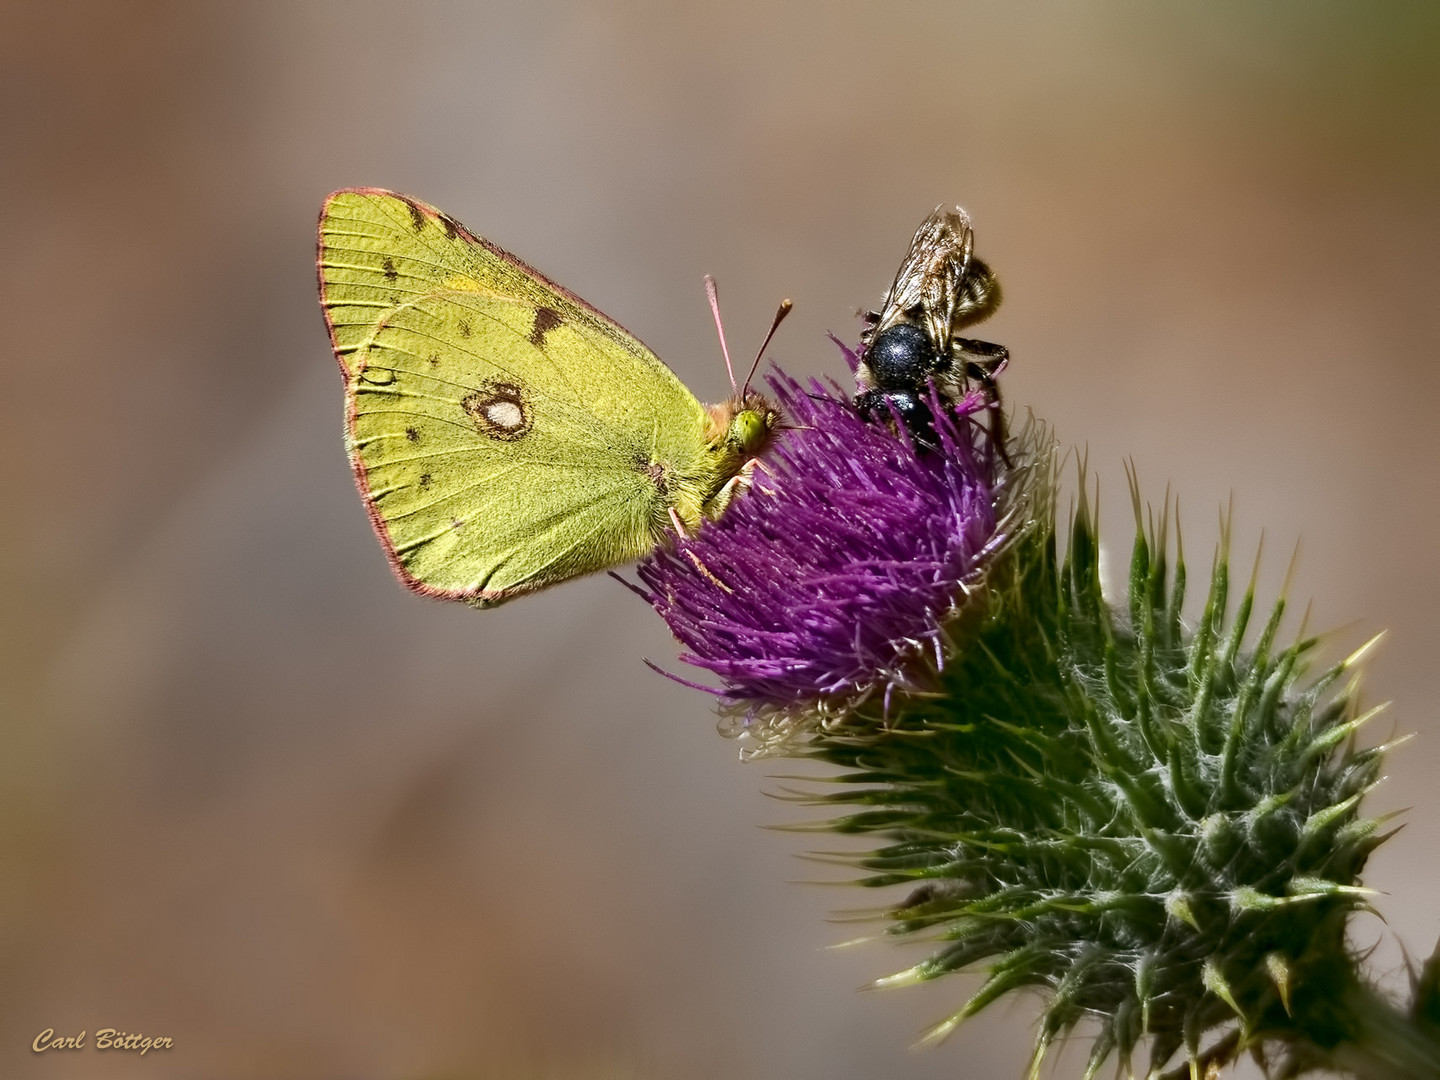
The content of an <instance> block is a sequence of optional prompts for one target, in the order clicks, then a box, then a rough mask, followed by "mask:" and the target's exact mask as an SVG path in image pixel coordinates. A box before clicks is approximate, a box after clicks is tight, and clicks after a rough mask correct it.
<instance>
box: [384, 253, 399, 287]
mask: <svg viewBox="0 0 1440 1080" xmlns="http://www.w3.org/2000/svg"><path fill="white" fill-rule="evenodd" d="M382 269H383V270H384V271H385V280H386V281H394V280H395V279H396V278H398V277H399V276H400V275H399V274H398V273H397V272H396V270H395V260H394V259H392V258H390V256H388V255H387V256H385V262H384V264H383V266H382Z"/></svg>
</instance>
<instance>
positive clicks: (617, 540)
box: [318, 188, 780, 607]
mask: <svg viewBox="0 0 1440 1080" xmlns="http://www.w3.org/2000/svg"><path fill="white" fill-rule="evenodd" d="M318 263H319V276H320V303H321V306H322V307H323V308H324V310H325V320H326V323H327V324H328V326H329V328H330V339H331V343H332V344H333V346H334V349H335V358H336V359H337V360H338V361H339V362H340V369H341V372H342V374H343V375H344V377H345V442H346V447H347V449H348V451H349V456H350V462H351V465H352V466H353V467H354V469H355V478H356V481H357V483H358V485H359V488H360V494H361V497H362V498H363V499H364V500H365V506H366V509H367V510H368V511H369V513H370V520H371V522H372V524H373V525H374V526H375V532H376V534H377V535H378V536H379V537H380V542H381V543H382V544H383V545H384V548H385V552H386V554H387V556H388V557H389V559H390V563H391V565H392V566H393V567H394V569H395V572H396V574H397V575H399V577H400V579H401V581H403V582H404V583H405V584H406V585H407V586H409V587H410V588H411V589H414V590H415V591H416V592H419V593H423V594H425V595H427V596H436V597H443V598H446V599H453V600H462V601H465V602H467V603H470V604H473V605H475V606H477V607H492V606H494V605H496V604H500V603H503V602H504V601H506V600H509V599H511V598H512V597H515V596H519V595H521V594H523V593H527V592H533V591H534V590H536V589H543V588H546V587H547V586H550V585H555V584H558V583H559V582H561V581H565V580H567V579H568V578H572V577H576V576H578V575H580V574H588V573H591V572H592V571H596V570H603V569H605V568H606V567H610V566H615V565H617V564H619V563H623V562H626V561H628V560H631V559H636V558H639V557H641V556H643V555H645V554H646V553H648V552H649V551H651V550H653V549H654V548H655V547H656V546H657V545H659V544H662V543H666V542H668V540H669V538H672V537H673V536H675V535H676V534H677V533H679V534H681V535H689V534H691V533H693V532H695V531H696V530H697V529H699V528H700V526H701V524H702V522H704V521H705V520H706V519H713V518H715V517H717V516H718V515H719V514H720V513H721V512H722V511H723V510H724V509H725V507H726V505H727V504H728V503H729V502H730V500H731V499H732V498H733V497H734V495H735V494H736V493H737V492H738V491H740V490H742V489H743V488H744V487H745V486H746V485H747V483H748V480H749V476H750V471H751V470H752V469H753V468H754V465H755V460H756V456H757V455H758V454H760V453H762V452H763V451H764V450H765V448H766V447H767V446H768V445H769V444H770V442H771V440H772V438H773V436H774V434H775V432H776V430H777V427H778V425H779V423H780V414H779V411H778V410H777V409H776V408H775V407H774V406H773V405H772V404H770V403H769V402H768V401H766V400H765V399H764V398H763V397H761V396H760V395H759V394H756V393H752V392H750V391H749V390H748V389H737V391H736V393H735V396H734V397H733V398H731V399H730V400H729V401H726V402H724V403H723V404H720V405H711V406H705V405H702V404H701V403H700V402H699V401H697V400H696V398H695V396H694V395H693V394H691V393H690V391H689V390H687V389H686V388H685V386H684V384H683V383H681V382H680V380H679V379H678V378H676V377H675V374H674V373H673V372H672V371H671V370H670V369H669V368H667V367H666V366H665V365H664V364H663V363H661V362H660V360H659V358H658V357H656V356H655V354H654V353H652V352H651V351H650V350H649V349H647V348H646V347H645V346H644V345H643V344H641V343H640V341H639V340H637V339H636V338H635V337H633V336H632V335H631V334H629V333H628V332H626V331H625V330H624V329H622V328H621V327H620V326H619V325H617V324H616V323H615V322H613V321H611V320H610V319H609V318H607V317H606V316H605V315H603V314H601V313H600V312H599V311H597V310H595V309H594V308H592V307H591V306H590V305H588V304H586V303H585V302H584V301H583V300H581V299H580V298H579V297H577V296H574V295H573V294H571V293H569V292H567V291H566V290H565V289H563V288H561V287H560V286H559V285H556V284H554V283H553V282H551V281H549V280H547V279H546V278H544V277H542V276H541V275H540V274H538V273H537V272H536V271H534V270H532V269H531V268H530V267H528V266H526V265H525V264H524V263H522V262H521V261H520V260H519V259H516V258H515V257H514V256H513V255H510V254H509V253H507V252H505V251H502V250H501V249H500V248H498V247H496V246H495V245H494V244H490V243H487V242H486V241H484V240H482V239H480V238H479V237H477V236H475V235H474V234H472V233H471V232H470V231H469V230H467V229H466V228H465V227H464V226H463V225H461V224H459V223H458V222H457V221H455V220H454V219H453V218H451V217H449V216H447V215H445V214H443V213H441V212H440V211H439V210H436V209H435V208H434V207H432V206H427V205H426V204H425V203H422V202H419V201H417V200H415V199H412V198H410V197H409V196H406V195H398V194H395V193H394V192H389V191H382V190H379V189H377V188H353V189H346V190H343V191H337V192H335V193H334V194H333V195H331V196H330V197H329V198H328V199H326V200H325V206H324V209H323V210H322V211H321V214H320V239H319V259H318Z"/></svg>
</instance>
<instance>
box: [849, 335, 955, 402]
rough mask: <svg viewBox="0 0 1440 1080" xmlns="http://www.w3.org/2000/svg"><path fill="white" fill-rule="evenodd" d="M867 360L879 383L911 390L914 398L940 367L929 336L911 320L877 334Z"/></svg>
mask: <svg viewBox="0 0 1440 1080" xmlns="http://www.w3.org/2000/svg"><path fill="white" fill-rule="evenodd" d="M865 363H866V364H867V365H868V366H869V368H870V375H871V378H872V379H873V381H874V384H875V385H876V386H878V387H880V388H882V389H885V390H903V391H909V392H910V397H911V398H912V399H913V398H914V397H915V395H914V389H915V388H916V387H918V386H921V385H923V384H924V382H925V379H926V378H927V377H928V376H929V375H930V374H931V373H932V372H933V371H934V370H935V368H936V366H937V365H936V357H935V349H934V347H933V346H932V345H931V344H930V336H929V335H928V334H926V333H925V331H924V330H921V329H920V328H919V327H918V326H912V325H910V324H909V323H896V324H895V325H894V326H892V327H890V328H889V329H887V330H884V331H882V332H881V333H879V334H877V335H876V337H875V340H874V341H873V342H871V343H870V348H869V350H868V351H867V352H866V353H865ZM916 403H917V404H919V401H918V399H916Z"/></svg>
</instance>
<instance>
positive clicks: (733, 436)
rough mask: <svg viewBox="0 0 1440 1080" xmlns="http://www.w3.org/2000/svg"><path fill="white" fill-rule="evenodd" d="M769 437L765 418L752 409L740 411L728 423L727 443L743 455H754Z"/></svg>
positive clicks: (768, 427) (768, 428) (768, 426)
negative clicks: (738, 449)
mask: <svg viewBox="0 0 1440 1080" xmlns="http://www.w3.org/2000/svg"><path fill="white" fill-rule="evenodd" d="M769 435H770V425H769V424H767V423H766V422H765V417H764V416H763V415H762V414H761V413H759V412H757V411H756V410H754V409H742V410H741V411H740V412H737V413H736V414H735V417H734V419H732V420H731V421H730V432H729V441H730V443H731V445H733V446H738V447H739V448H740V449H741V450H742V451H743V452H744V453H747V454H753V453H755V451H757V450H759V449H760V448H761V447H763V446H764V445H765V440H766V439H767V438H769Z"/></svg>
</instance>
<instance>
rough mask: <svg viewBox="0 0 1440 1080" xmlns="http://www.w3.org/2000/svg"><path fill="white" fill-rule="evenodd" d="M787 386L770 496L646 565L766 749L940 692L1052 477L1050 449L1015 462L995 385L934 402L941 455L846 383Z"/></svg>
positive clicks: (671, 613) (770, 461) (774, 382)
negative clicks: (867, 412)
mask: <svg viewBox="0 0 1440 1080" xmlns="http://www.w3.org/2000/svg"><path fill="white" fill-rule="evenodd" d="M770 385H771V390H772V394H773V396H774V398H775V400H776V401H777V402H778V403H779V404H780V406H781V408H782V409H783V411H784V413H785V415H786V417H787V426H788V428H789V430H787V431H786V432H785V433H784V436H783V438H782V440H781V441H780V444H779V445H778V446H777V447H776V448H775V449H774V450H773V451H772V452H771V453H770V454H769V455H767V457H766V458H765V460H764V462H763V463H762V464H761V465H760V466H759V467H758V469H757V471H756V472H755V474H754V476H753V479H752V487H753V491H752V492H751V493H750V495H749V496H747V497H746V498H741V499H736V500H734V501H733V502H732V503H731V505H730V506H729V507H728V509H727V510H726V512H725V514H724V515H723V516H722V517H721V518H720V519H719V520H718V521H715V522H711V523H707V524H706V526H705V528H703V529H702V530H700V532H699V535H697V536H694V537H692V538H689V539H684V540H681V541H679V542H678V543H677V544H676V545H675V546H674V548H673V549H672V550H664V551H659V552H656V553H655V554H654V555H652V556H651V557H650V558H649V559H647V560H646V561H645V562H644V563H642V564H641V566H640V569H639V576H640V579H641V581H642V582H643V583H644V585H645V597H646V599H647V600H648V601H649V602H650V603H651V605H652V606H654V608H655V610H656V611H657V612H659V613H660V615H661V616H662V617H663V618H664V619H665V621H666V622H667V623H668V624H669V626H670V628H671V630H672V631H673V632H674V633H675V636H676V637H677V638H679V640H680V641H681V643H682V644H683V645H684V646H685V648H686V650H687V651H686V652H685V653H684V655H683V656H682V659H683V660H684V661H685V662H687V663H689V664H692V665H694V666H696V667H699V668H702V669H704V670H705V671H708V672H710V673H711V674H712V675H714V676H716V677H718V678H719V680H720V684H721V685H720V687H719V689H718V690H715V691H714V692H715V693H717V694H718V695H719V697H720V699H721V702H722V709H723V710H725V711H727V712H728V713H729V714H730V715H732V716H738V717H741V718H742V719H740V721H739V724H738V725H737V730H739V731H741V732H743V733H745V734H748V735H749V736H751V737H752V738H753V739H755V740H758V741H759V742H760V743H761V744H766V743H770V742H777V741H783V740H784V739H786V738H788V737H790V736H791V735H793V734H794V733H795V732H796V731H800V730H806V731H813V730H816V729H817V727H824V726H825V725H826V724H828V723H831V722H838V721H841V720H843V719H844V718H846V717H849V716H852V715H853V714H854V713H855V711H856V709H857V708H859V707H861V706H863V705H867V704H870V705H874V704H875V703H878V707H879V708H880V709H881V711H883V710H884V709H885V707H886V706H887V704H888V703H889V702H890V701H892V700H893V699H894V696H895V695H896V694H897V693H905V694H923V693H926V692H930V691H933V690H934V689H935V688H936V687H937V686H938V680H937V675H938V673H939V672H940V671H941V670H943V668H944V667H945V665H946V663H947V658H948V655H949V651H950V649H951V647H952V642H951V633H952V631H953V629H954V627H955V625H956V624H957V622H958V621H960V620H962V619H964V618H965V617H966V616H967V615H971V614H974V613H976V612H977V611H978V610H979V609H980V608H981V607H983V606H984V604H985V598H986V595H987V592H986V589H985V588H984V585H985V583H986V581H987V579H988V577H989V575H990V573H991V570H992V568H993V566H994V564H995V561H996V559H997V557H998V556H999V555H1000V553H1001V552H1002V551H1003V550H1004V549H1005V548H1006V547H1007V545H1008V544H1009V543H1010V541H1012V540H1013V538H1014V537H1015V535H1016V534H1017V533H1018V532H1019V531H1021V530H1022V529H1023V528H1024V527H1025V526H1026V523H1027V521H1028V518H1027V516H1026V512H1027V508H1028V505H1029V502H1028V498H1027V497H1028V496H1029V495H1030V494H1031V487H1032V486H1033V484H1032V483H1031V481H1032V479H1033V477H1034V476H1035V475H1038V474H1040V473H1046V474H1047V475H1048V472H1047V470H1046V469H1045V468H1044V467H1043V464H1044V463H1048V458H1045V456H1044V455H1039V454H1035V453H1027V454H1024V455H1021V458H1022V460H1023V464H1022V465H1021V466H1020V467H1019V468H1014V469H1010V468H1002V466H1001V461H1000V456H999V454H998V453H997V448H996V447H995V445H994V444H993V442H992V437H991V434H990V429H989V427H988V426H987V425H986V423H985V422H984V421H985V415H984V413H985V411H986V405H985V402H984V400H983V398H982V397H981V396H980V395H979V394H974V395H971V396H969V397H967V398H965V399H964V400H962V401H961V402H959V403H957V404H954V405H950V404H948V403H946V404H942V403H941V401H940V400H939V399H938V397H937V398H934V399H933V400H932V402H931V405H932V411H933V413H934V416H935V417H936V423H935V432H934V441H935V444H936V445H935V447H934V448H933V449H932V450H930V451H926V450H924V449H923V448H919V447H917V446H916V445H915V443H914V442H913V441H912V440H911V439H910V437H909V436H908V434H906V433H905V431H904V426H903V424H885V423H870V422H866V421H865V420H864V419H862V417H861V416H860V414H859V413H858V412H857V411H856V409H855V408H854V407H853V405H852V404H851V402H850V399H849V397H848V396H847V395H845V394H843V393H842V392H841V391H840V390H839V389H838V388H837V387H834V386H829V387H826V386H822V385H821V384H819V383H816V382H812V383H811V384H810V386H809V387H808V388H805V387H802V386H801V385H800V384H799V383H797V382H795V381H794V380H793V379H790V378H788V377H786V376H784V375H782V374H775V375H774V376H772V377H771V379H770ZM1036 441H1037V440H1036V439H1034V438H1031V437H1030V436H1029V435H1026V436H1025V437H1023V438H1022V439H1020V440H1018V441H1017V445H1021V444H1023V445H1025V446H1029V445H1030V444H1031V443H1035V442H1036ZM1013 457H1014V455H1012V459H1013ZM1042 458H1044V459H1045V461H1044V462H1042V464H1041V466H1040V467H1037V461H1040V459H1042Z"/></svg>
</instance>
